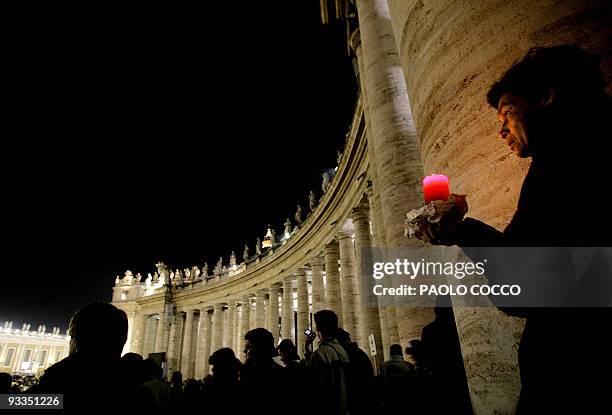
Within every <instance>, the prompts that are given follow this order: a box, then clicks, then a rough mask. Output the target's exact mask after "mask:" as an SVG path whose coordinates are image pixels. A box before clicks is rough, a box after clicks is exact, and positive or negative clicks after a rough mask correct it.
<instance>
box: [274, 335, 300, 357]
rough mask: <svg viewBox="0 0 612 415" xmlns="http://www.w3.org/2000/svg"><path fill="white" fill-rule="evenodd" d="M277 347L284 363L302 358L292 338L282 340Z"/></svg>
mask: <svg viewBox="0 0 612 415" xmlns="http://www.w3.org/2000/svg"><path fill="white" fill-rule="evenodd" d="M276 349H277V350H278V353H279V354H280V356H281V361H282V362H283V363H287V362H291V361H292V360H298V359H299V358H300V357H299V356H298V354H297V348H296V347H295V345H294V344H293V342H292V341H291V340H290V339H283V340H281V342H280V343H279V344H278V347H277V348H276Z"/></svg>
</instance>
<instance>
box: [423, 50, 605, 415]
mask: <svg viewBox="0 0 612 415" xmlns="http://www.w3.org/2000/svg"><path fill="white" fill-rule="evenodd" d="M487 101H488V103H489V105H491V106H492V107H493V108H495V109H496V110H497V116H498V118H499V121H500V123H501V129H500V132H499V137H500V138H501V140H503V142H504V144H505V145H506V146H507V147H508V149H509V150H510V151H511V152H513V153H514V154H515V155H516V156H518V157H520V158H525V157H531V159H532V161H531V166H530V168H529V171H528V173H527V176H526V177H525V180H524V182H523V186H522V188H521V194H520V198H519V201H518V206H517V210H516V212H515V214H514V216H513V218H512V220H511V222H510V223H509V224H508V226H507V227H506V228H505V230H504V231H503V232H499V231H497V230H496V229H495V228H493V227H491V226H489V225H487V224H485V223H483V222H481V221H478V220H476V219H472V218H466V219H464V220H461V221H457V220H454V219H450V218H453V217H455V216H454V215H453V214H452V212H454V211H455V212H456V210H457V209H458V208H459V207H458V206H455V205H454V203H453V202H452V201H451V202H450V203H439V204H436V210H437V213H438V214H440V215H441V221H440V223H439V224H435V225H434V224H432V225H428V227H427V229H425V231H424V233H423V235H421V238H422V239H424V240H426V241H429V242H432V243H434V244H444V245H458V246H460V247H487V246H488V247H490V246H500V247H504V246H506V247H514V246H516V247H580V246H583V247H584V246H586V247H589V246H608V247H609V246H612V220H611V219H610V215H609V213H608V212H607V209H603V210H602V209H601V206H602V202H603V201H604V200H605V199H606V198H607V197H608V196H607V193H608V187H609V185H608V184H607V183H608V182H609V178H610V171H609V168H610V167H609V164H610V161H609V158H610V154H611V153H610V148H611V146H610V144H611V140H610V139H611V137H610V125H609V124H610V120H612V111H611V108H612V107H611V105H610V97H608V96H607V95H606V93H605V82H604V77H603V75H602V73H601V70H600V69H599V66H598V64H597V62H596V61H595V60H594V59H593V57H591V56H589V55H588V54H587V53H586V52H585V51H584V50H582V49H580V48H577V47H573V46H556V47H550V48H537V49H532V50H530V51H529V52H528V53H527V55H526V56H525V57H524V58H523V59H522V60H521V61H520V62H518V63H516V64H515V65H514V66H512V67H511V68H510V69H509V70H508V71H507V72H506V73H505V74H504V75H503V77H502V78H501V80H500V81H498V82H497V83H496V84H494V85H493V86H492V87H491V89H490V91H489V93H488V95H487ZM602 181H603V182H605V183H606V185H605V186H604V187H602ZM604 188H605V190H604ZM466 253H467V251H466ZM596 259H597V258H596ZM599 260H600V262H601V258H599ZM598 267H599V268H598V269H604V270H605V269H606V268H607V269H608V270H609V264H608V265H606V264H604V263H600V264H598ZM606 273H608V275H603V276H602V278H603V279H604V280H605V279H607V281H608V282H609V279H610V278H612V275H610V274H609V272H606ZM604 280H602V281H604ZM559 283H560V282H559ZM503 311H504V312H507V313H509V314H511V315H516V316H520V317H526V326H525V330H524V332H523V336H522V338H521V342H520V346H519V366H520V373H521V383H522V390H521V395H520V399H519V404H518V407H517V413H556V412H558V411H565V410H569V408H570V407H582V409H586V408H598V406H599V405H601V404H602V402H603V400H604V398H605V397H606V396H607V392H605V390H606V387H605V385H606V384H607V387H608V389H609V384H610V382H609V381H603V382H602V381H601V380H600V379H608V378H609V374H610V372H611V370H612V367H611V363H610V362H611V359H610V350H612V339H611V336H612V330H610V327H612V320H611V318H610V309H609V308H596V307H583V308H580V309H578V308H544V307H539V308H527V309H525V308H523V309H519V308H515V309H512V308H508V309H503ZM608 392H609V390H608Z"/></svg>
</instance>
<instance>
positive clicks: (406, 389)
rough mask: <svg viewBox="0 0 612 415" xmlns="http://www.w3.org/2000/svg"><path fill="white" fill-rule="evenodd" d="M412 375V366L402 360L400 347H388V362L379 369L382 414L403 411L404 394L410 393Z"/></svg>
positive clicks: (395, 345)
mask: <svg viewBox="0 0 612 415" xmlns="http://www.w3.org/2000/svg"><path fill="white" fill-rule="evenodd" d="M413 374H414V366H413V365H412V363H409V362H407V361H405V360H404V353H403V352H402V346H401V345H399V344H392V345H391V346H390V347H389V360H387V361H386V362H384V363H383V364H382V365H381V367H380V376H381V379H382V385H381V395H382V400H383V405H384V413H387V414H393V413H397V412H399V411H400V410H402V409H405V403H406V394H407V393H408V394H410V393H411V391H410V381H411V377H412V375H413Z"/></svg>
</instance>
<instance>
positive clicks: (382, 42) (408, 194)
mask: <svg viewBox="0 0 612 415" xmlns="http://www.w3.org/2000/svg"><path fill="white" fill-rule="evenodd" d="M357 11H358V17H359V27H360V33H361V47H362V57H363V61H364V62H363V68H364V73H365V87H366V90H367V100H368V107H367V112H366V118H367V119H369V126H370V132H371V134H370V136H369V137H370V139H371V143H370V142H369V143H368V145H370V144H371V145H372V148H373V152H374V157H375V163H374V164H375V166H376V177H377V180H378V188H379V189H378V190H379V191H380V200H381V208H382V209H381V210H382V215H383V224H384V230H385V232H384V233H385V238H386V240H385V242H386V246H387V247H414V246H418V245H420V243H419V242H417V241H414V240H410V239H408V238H406V237H405V236H404V219H405V213H406V212H407V211H409V210H411V209H414V208H417V207H420V206H422V205H423V195H422V190H421V179H422V177H423V175H424V173H423V167H422V164H421V157H420V151H419V141H418V138H417V134H416V129H415V126H414V122H413V119H412V112H411V109H410V104H409V101H408V94H407V91H406V83H405V81H404V74H403V72H402V69H401V66H400V60H399V55H398V51H397V46H396V44H395V37H394V35H393V29H392V27H391V22H390V15H389V7H388V5H387V1H386V0H371V1H363V0H360V1H357ZM400 302H401V300H400ZM396 311H397V325H398V331H399V335H400V342H401V344H402V346H404V347H405V346H407V345H408V342H409V341H410V340H411V339H414V338H419V337H420V334H421V330H422V328H423V327H424V326H425V325H426V324H428V323H429V322H431V321H432V320H433V318H434V315H433V310H432V309H431V308H416V307H406V306H405V304H403V303H402V304H399V303H398V304H397V308H396Z"/></svg>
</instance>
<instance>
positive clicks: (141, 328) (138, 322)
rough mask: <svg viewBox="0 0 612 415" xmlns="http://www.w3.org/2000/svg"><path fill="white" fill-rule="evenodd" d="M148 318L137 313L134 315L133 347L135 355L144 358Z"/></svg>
mask: <svg viewBox="0 0 612 415" xmlns="http://www.w3.org/2000/svg"><path fill="white" fill-rule="evenodd" d="M147 317H148V316H146V315H143V314H141V313H138V312H136V314H135V315H134V327H133V328H132V347H131V351H132V352H133V353H138V354H139V355H141V356H142V354H143V350H144V343H145V329H146V326H147Z"/></svg>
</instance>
